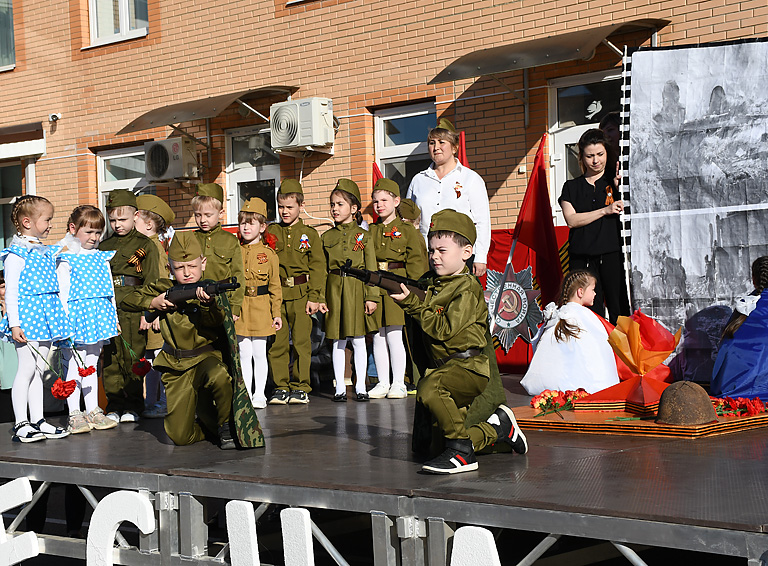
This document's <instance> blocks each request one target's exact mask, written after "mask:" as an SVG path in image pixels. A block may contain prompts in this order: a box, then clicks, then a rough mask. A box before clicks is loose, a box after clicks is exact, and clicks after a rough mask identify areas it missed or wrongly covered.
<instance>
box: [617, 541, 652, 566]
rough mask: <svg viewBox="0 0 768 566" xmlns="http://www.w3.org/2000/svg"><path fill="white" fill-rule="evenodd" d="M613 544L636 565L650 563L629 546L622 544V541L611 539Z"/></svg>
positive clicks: (646, 565) (643, 565)
mask: <svg viewBox="0 0 768 566" xmlns="http://www.w3.org/2000/svg"><path fill="white" fill-rule="evenodd" d="M611 544H612V545H613V546H615V547H616V549H617V550H618V551H619V552H621V553H622V554H623V555H624V558H626V559H627V560H629V562H630V563H631V564H633V565H634V566H648V564H646V563H645V561H644V560H643V559H642V558H640V557H639V556H638V554H637V552H635V551H634V550H632V549H631V548H629V547H628V546H626V545H624V544H621V543H620V542H613V541H611Z"/></svg>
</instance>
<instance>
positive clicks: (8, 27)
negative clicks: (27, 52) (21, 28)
mask: <svg viewBox="0 0 768 566" xmlns="http://www.w3.org/2000/svg"><path fill="white" fill-rule="evenodd" d="M15 65H16V48H15V47H14V43H13V5H12V3H11V0H0V71H5V70H8V69H13V68H14V66H15Z"/></svg>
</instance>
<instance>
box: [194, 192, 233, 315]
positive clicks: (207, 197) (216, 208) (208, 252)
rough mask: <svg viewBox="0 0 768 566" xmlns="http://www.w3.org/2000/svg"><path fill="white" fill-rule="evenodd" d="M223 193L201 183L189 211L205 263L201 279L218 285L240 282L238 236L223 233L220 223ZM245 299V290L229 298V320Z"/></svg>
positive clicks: (222, 210) (222, 211)
mask: <svg viewBox="0 0 768 566" xmlns="http://www.w3.org/2000/svg"><path fill="white" fill-rule="evenodd" d="M223 202H224V189H222V188H221V185H218V184H216V183H200V184H198V185H197V190H196V194H195V196H194V197H193V198H192V210H193V211H194V213H195V223H196V224H197V228H198V229H197V230H195V235H196V236H197V240H198V241H199V242H200V247H201V248H202V249H203V257H205V258H206V259H207V260H208V262H207V265H206V268H205V273H204V274H203V275H204V278H205V279H212V280H213V281H221V280H222V279H226V278H228V277H235V278H236V279H237V280H238V281H239V282H242V281H243V256H242V254H241V253H240V242H239V241H238V240H237V236H235V235H234V234H230V233H229V232H227V231H225V230H224V229H223V228H222V227H221V224H220V223H219V222H220V221H221V219H222V218H223V216H224V208H223V206H222V204H223ZM244 296H245V286H243V285H241V286H240V288H239V289H237V290H236V291H235V292H233V293H231V294H230V303H231V305H232V316H233V318H234V319H235V320H237V319H238V317H239V316H240V308H241V306H242V304H243V297H244Z"/></svg>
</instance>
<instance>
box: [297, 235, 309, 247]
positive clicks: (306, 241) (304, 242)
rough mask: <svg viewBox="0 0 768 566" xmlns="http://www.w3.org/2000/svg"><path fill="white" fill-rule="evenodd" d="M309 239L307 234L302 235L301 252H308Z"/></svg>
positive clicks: (300, 240) (300, 241) (300, 239)
mask: <svg viewBox="0 0 768 566" xmlns="http://www.w3.org/2000/svg"><path fill="white" fill-rule="evenodd" d="M309 247H310V246H309V238H308V237H307V235H306V234H302V235H301V238H299V249H300V250H308V249H309Z"/></svg>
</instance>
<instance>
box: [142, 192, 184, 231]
mask: <svg viewBox="0 0 768 566" xmlns="http://www.w3.org/2000/svg"><path fill="white" fill-rule="evenodd" d="M136 208H138V209H139V210H147V211H149V212H154V213H155V214H159V215H160V216H161V217H162V219H163V220H165V224H166V225H167V226H170V224H171V222H173V221H174V220H176V215H175V214H174V213H173V211H172V210H171V207H170V206H168V204H167V203H166V202H165V201H164V200H163V199H161V198H160V197H159V196H156V195H139V196H137V197H136Z"/></svg>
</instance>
